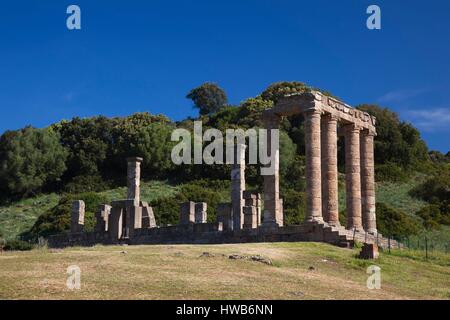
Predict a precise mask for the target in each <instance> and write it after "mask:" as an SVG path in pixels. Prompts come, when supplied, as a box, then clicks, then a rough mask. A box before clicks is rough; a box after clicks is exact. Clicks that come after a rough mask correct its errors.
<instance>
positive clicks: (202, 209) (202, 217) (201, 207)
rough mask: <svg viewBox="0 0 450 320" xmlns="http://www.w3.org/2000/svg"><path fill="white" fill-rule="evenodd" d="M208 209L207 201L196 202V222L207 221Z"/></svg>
mask: <svg viewBox="0 0 450 320" xmlns="http://www.w3.org/2000/svg"><path fill="white" fill-rule="evenodd" d="M207 209H208V205H207V204H206V202H197V203H196V204H195V223H206V222H207V220H208V219H207V218H208V216H207Z"/></svg>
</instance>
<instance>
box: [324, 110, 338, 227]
mask: <svg viewBox="0 0 450 320" xmlns="http://www.w3.org/2000/svg"><path fill="white" fill-rule="evenodd" d="M321 136H322V140H321V142H322V146H321V151H322V215H323V218H324V220H325V222H327V223H328V224H330V225H333V226H339V225H340V224H339V209H338V203H339V199H338V161H337V139H338V137H337V118H336V117H335V116H333V115H331V114H327V115H325V116H323V117H322V127H321Z"/></svg>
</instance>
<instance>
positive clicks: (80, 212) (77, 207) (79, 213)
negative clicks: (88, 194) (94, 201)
mask: <svg viewBox="0 0 450 320" xmlns="http://www.w3.org/2000/svg"><path fill="white" fill-rule="evenodd" d="M84 213H85V204H84V201H83V200H77V201H74V202H72V216H71V224H70V232H71V233H78V232H83V228H84Z"/></svg>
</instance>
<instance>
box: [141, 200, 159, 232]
mask: <svg viewBox="0 0 450 320" xmlns="http://www.w3.org/2000/svg"><path fill="white" fill-rule="evenodd" d="M141 207H142V229H149V228H156V219H155V215H154V213H153V208H152V207H150V206H149V205H148V203H147V202H144V201H141Z"/></svg>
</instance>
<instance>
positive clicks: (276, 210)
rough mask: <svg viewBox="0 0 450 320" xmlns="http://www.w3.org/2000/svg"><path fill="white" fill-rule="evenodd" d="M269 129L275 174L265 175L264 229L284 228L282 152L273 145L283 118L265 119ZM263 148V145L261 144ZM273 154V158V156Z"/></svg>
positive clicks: (274, 116)
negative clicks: (281, 178) (274, 134)
mask: <svg viewBox="0 0 450 320" xmlns="http://www.w3.org/2000/svg"><path fill="white" fill-rule="evenodd" d="M263 120H264V124H265V128H266V129H267V141H266V146H267V155H270V156H271V157H272V161H273V163H272V164H271V166H273V168H274V170H273V174H269V175H264V220H263V222H262V227H269V228H271V227H281V226H283V212H282V210H281V208H280V185H279V184H280V176H279V166H280V150H274V149H273V148H272V145H271V141H272V134H273V132H272V130H278V129H279V125H280V120H281V118H280V117H279V116H276V115H268V116H265V117H264V118H263ZM260 148H261V143H260ZM272 153H274V154H273V156H272Z"/></svg>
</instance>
